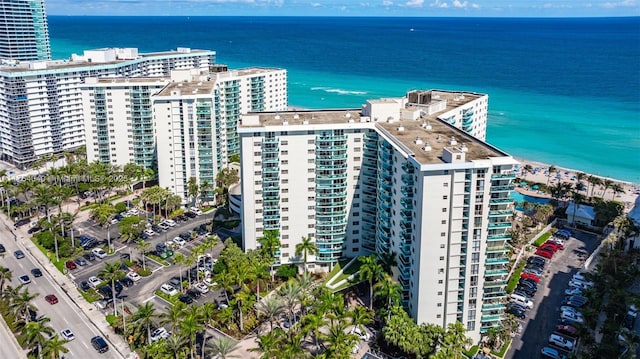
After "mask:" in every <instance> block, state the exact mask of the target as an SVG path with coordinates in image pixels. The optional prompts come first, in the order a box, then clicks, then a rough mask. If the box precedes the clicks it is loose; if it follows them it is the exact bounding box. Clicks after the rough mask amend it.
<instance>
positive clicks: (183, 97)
mask: <svg viewBox="0 0 640 359" xmlns="http://www.w3.org/2000/svg"><path fill="white" fill-rule="evenodd" d="M151 99H152V104H153V113H154V118H155V126H156V133H157V135H156V136H157V151H158V152H157V153H158V156H157V157H158V179H159V185H160V186H161V187H165V188H168V189H169V190H170V191H172V192H173V193H175V194H176V195H179V196H180V197H182V199H183V201H184V202H188V201H190V200H192V198H190V196H189V193H188V182H189V179H190V178H192V177H193V178H195V180H196V183H197V184H198V185H199V186H202V185H205V188H206V187H207V184H208V185H209V186H210V188H211V190H210V191H205V194H204V195H203V196H202V197H201V199H202V200H204V201H210V200H212V199H213V189H214V188H215V178H216V176H217V174H218V172H219V171H220V169H222V168H223V167H226V166H227V165H229V164H230V163H231V162H233V161H239V160H240V145H239V135H238V124H239V122H240V116H241V115H242V114H244V113H248V112H251V111H282V110H286V108H287V75H286V71H285V70H281V69H262V68H249V69H242V70H233V71H227V70H226V69H225V70H223V71H219V72H212V73H209V74H207V75H206V76H202V75H201V76H199V77H196V78H194V79H191V80H186V81H174V82H171V83H170V84H168V85H167V86H166V87H165V88H163V89H162V90H161V91H160V92H159V93H157V94H156V95H154V96H152V98H151Z"/></svg>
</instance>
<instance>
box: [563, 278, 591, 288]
mask: <svg viewBox="0 0 640 359" xmlns="http://www.w3.org/2000/svg"><path fill="white" fill-rule="evenodd" d="M569 287H570V288H578V289H588V288H591V287H593V282H581V281H578V280H575V279H572V280H570V281H569Z"/></svg>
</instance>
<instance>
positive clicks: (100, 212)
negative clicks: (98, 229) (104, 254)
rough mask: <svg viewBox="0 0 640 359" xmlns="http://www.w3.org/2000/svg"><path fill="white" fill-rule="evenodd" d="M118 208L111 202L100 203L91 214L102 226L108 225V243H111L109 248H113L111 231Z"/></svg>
mask: <svg viewBox="0 0 640 359" xmlns="http://www.w3.org/2000/svg"><path fill="white" fill-rule="evenodd" d="M117 213H118V211H116V208H115V207H114V206H113V205H111V204H105V203H103V204H100V205H99V206H97V207H95V208H94V209H92V210H91V215H92V216H94V218H95V221H96V222H98V223H99V224H100V225H101V226H102V227H107V243H108V244H109V250H112V249H113V247H112V246H111V234H110V233H109V232H110V231H109V230H110V229H111V221H112V220H113V219H114V218H115V217H116V214H117Z"/></svg>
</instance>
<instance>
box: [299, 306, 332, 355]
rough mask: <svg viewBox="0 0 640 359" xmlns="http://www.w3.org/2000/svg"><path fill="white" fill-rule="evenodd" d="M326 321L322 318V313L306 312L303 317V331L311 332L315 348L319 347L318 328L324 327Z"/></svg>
mask: <svg viewBox="0 0 640 359" xmlns="http://www.w3.org/2000/svg"><path fill="white" fill-rule="evenodd" d="M326 324H327V321H326V320H325V319H324V316H323V315H322V313H320V314H313V313H312V314H307V315H306V316H305V317H304V326H305V331H307V332H311V333H312V334H313V342H314V344H315V346H316V350H319V349H320V342H319V339H320V328H322V327H324V326H325V325H326Z"/></svg>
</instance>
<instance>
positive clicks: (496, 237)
mask: <svg viewBox="0 0 640 359" xmlns="http://www.w3.org/2000/svg"><path fill="white" fill-rule="evenodd" d="M508 239H511V234H509V233H501V234H491V235H488V236H487V242H502V241H506V240H508Z"/></svg>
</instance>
